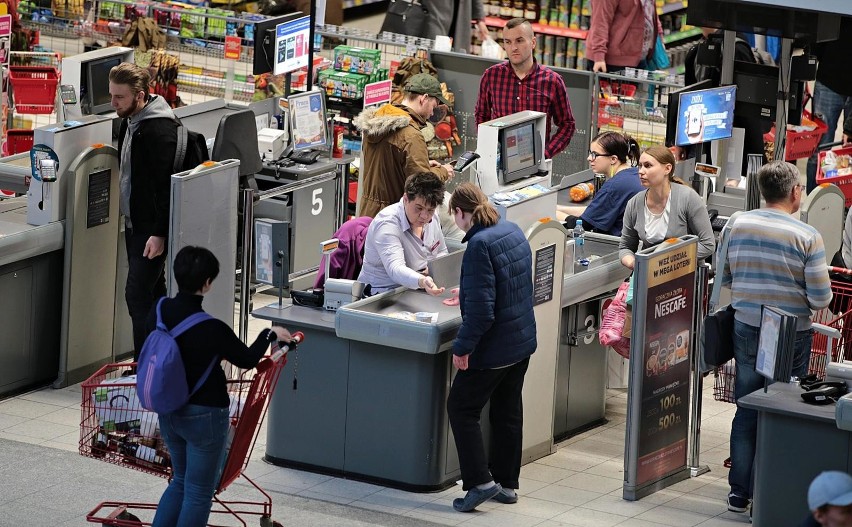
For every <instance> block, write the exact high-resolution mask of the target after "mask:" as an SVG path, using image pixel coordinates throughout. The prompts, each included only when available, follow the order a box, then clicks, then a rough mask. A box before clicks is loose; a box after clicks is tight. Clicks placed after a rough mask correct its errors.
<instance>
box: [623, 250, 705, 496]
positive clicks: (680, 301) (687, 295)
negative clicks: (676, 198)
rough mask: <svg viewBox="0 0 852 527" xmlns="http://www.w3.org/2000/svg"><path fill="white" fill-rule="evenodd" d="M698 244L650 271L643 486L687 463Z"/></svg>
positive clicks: (663, 257) (663, 258) (655, 261)
mask: <svg viewBox="0 0 852 527" xmlns="http://www.w3.org/2000/svg"><path fill="white" fill-rule="evenodd" d="M695 266H696V245H695V244H691V245H688V246H686V247H681V248H678V249H676V250H673V251H665V252H662V253H661V254H660V256H656V255H655V256H654V257H652V258H651V260H650V261H649V267H648V292H647V296H646V311H645V328H646V329H645V338H644V342H643V359H642V360H643V361H644V374H643V376H642V411H641V426H640V428H639V430H640V432H639V448H638V470H637V482H636V483H637V485H642V484H643V483H646V482H648V481H651V480H654V479H659V478H661V477H664V476H665V475H667V474H669V473H671V472H673V471H675V470H677V469H678V468H680V467H683V466H685V465H686V455H687V448H686V443H687V434H688V422H689V378H690V368H689V353H690V349H689V346H690V342H691V338H692V315H693V309H694V304H695Z"/></svg>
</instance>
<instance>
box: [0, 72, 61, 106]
mask: <svg viewBox="0 0 852 527" xmlns="http://www.w3.org/2000/svg"><path fill="white" fill-rule="evenodd" d="M9 80H10V81H11V83H12V90H13V92H12V93H13V98H14V101H15V110H16V111H17V112H18V113H32V114H44V113H53V106H54V104H55V103H56V86H57V85H58V84H59V73H58V72H57V71H56V68H54V67H52V66H10V67H9Z"/></svg>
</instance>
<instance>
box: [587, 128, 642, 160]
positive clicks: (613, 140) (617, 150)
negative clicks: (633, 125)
mask: <svg viewBox="0 0 852 527" xmlns="http://www.w3.org/2000/svg"><path fill="white" fill-rule="evenodd" d="M592 142H593V143H597V144H599V145H601V148H603V150H604V152H606V154H607V155H610V156H615V157H616V158H618V161H619V162H620V163H628V162H629V163H630V166H633V167H635V166H638V165H639V153H640V152H639V143H638V142H637V141H636V140H635V139H633V138H632V137H630V136H629V135H627V134H623V133H621V132H612V131H610V132H601V133H599V134H598V135H596V136H595V137H594V139H592Z"/></svg>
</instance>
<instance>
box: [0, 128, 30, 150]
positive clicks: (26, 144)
mask: <svg viewBox="0 0 852 527" xmlns="http://www.w3.org/2000/svg"><path fill="white" fill-rule="evenodd" d="M32 147H33V130H19V129H11V130H8V131H7V132H6V143H5V144H4V145H3V148H4V151H3V155H7V156H10V155H13V154H20V153H22V152H29V151H30V149H31V148H32Z"/></svg>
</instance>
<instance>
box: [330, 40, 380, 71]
mask: <svg viewBox="0 0 852 527" xmlns="http://www.w3.org/2000/svg"><path fill="white" fill-rule="evenodd" d="M381 58H382V52H381V51H379V50H377V49H366V48H355V47H352V46H344V45H340V46H337V47H336V48H334V69H336V70H337V71H345V72H349V73H363V74H365V75H371V74H373V73H374V72H375V71H376V70H377V69H378V68H379V64H380V62H381Z"/></svg>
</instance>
